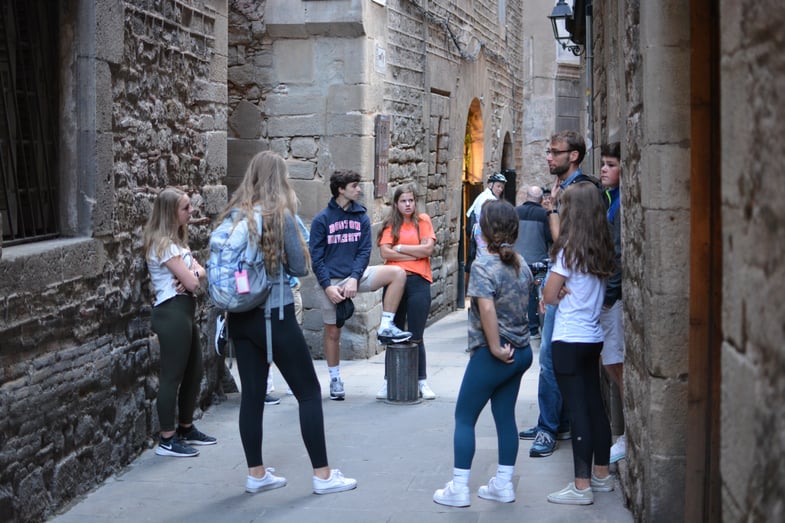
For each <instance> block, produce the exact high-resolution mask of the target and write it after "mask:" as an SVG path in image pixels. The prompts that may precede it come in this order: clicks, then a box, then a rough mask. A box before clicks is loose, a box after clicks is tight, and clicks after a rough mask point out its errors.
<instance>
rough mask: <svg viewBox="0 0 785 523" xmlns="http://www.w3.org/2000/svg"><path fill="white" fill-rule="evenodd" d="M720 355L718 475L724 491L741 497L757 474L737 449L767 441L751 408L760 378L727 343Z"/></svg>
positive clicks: (746, 455) (756, 412)
mask: <svg viewBox="0 0 785 523" xmlns="http://www.w3.org/2000/svg"><path fill="white" fill-rule="evenodd" d="M721 351H722V352H721V357H722V363H721V369H722V370H721V372H722V376H721V382H722V391H721V393H722V397H721V399H720V427H722V438H720V446H721V450H720V460H719V461H720V471H721V474H720V475H721V477H722V478H723V483H725V485H726V488H728V489H729V490H730V491H731V492H736V493H739V494H738V495H740V496H742V497H743V493H745V492H747V489H748V486H749V485H750V483H751V481H752V479H753V476H754V475H756V474H758V473H759V472H760V471H759V470H758V468H757V467H758V465H757V464H756V462H755V460H754V459H751V455H750V453H748V452H740V451H739V449H744V448H747V447H748V446H749V442H750V441H756V440H757V439H758V438H759V437H763V438H764V439H769V438H768V436H767V435H763V434H759V430H760V428H759V427H760V424H761V421H762V420H761V419H759V414H760V411H759V410H758V409H756V408H753V407H752V406H753V405H760V404H761V401H762V399H763V398H761V397H760V395H759V386H758V385H757V384H758V383H760V380H761V376H760V373H759V372H758V371H757V370H756V368H755V367H756V364H755V362H754V361H752V360H751V358H750V357H749V355H747V354H744V353H743V352H739V350H738V349H737V348H735V347H733V346H732V345H730V344H728V343H723V344H722V349H721Z"/></svg>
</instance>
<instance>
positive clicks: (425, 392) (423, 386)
mask: <svg viewBox="0 0 785 523" xmlns="http://www.w3.org/2000/svg"><path fill="white" fill-rule="evenodd" d="M420 397H421V398H422V399H424V400H435V399H436V393H435V392H434V391H432V390H431V388H430V387H429V386H428V383H427V382H425V381H421V382H420Z"/></svg>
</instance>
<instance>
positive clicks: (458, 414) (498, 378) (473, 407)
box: [453, 345, 532, 469]
mask: <svg viewBox="0 0 785 523" xmlns="http://www.w3.org/2000/svg"><path fill="white" fill-rule="evenodd" d="M531 364H532V350H531V347H530V346H529V345H526V346H525V347H516V350H515V356H514V358H513V362H512V363H504V362H502V361H501V360H499V359H497V358H496V357H494V356H493V355H492V354H491V351H490V349H489V348H488V347H480V348H478V349H476V350H475V351H474V353H473V354H472V356H471V358H470V359H469V363H468V364H467V365H466V372H465V373H464V374H463V381H462V382H461V390H460V391H459V392H458V402H457V404H456V405H455V435H454V436H453V446H454V453H455V468H459V469H470V468H471V467H472V459H473V458H474V450H475V438H474V427H475V425H476V424H477V418H479V417H480V413H481V412H482V409H483V408H485V405H486V403H488V400H491V412H492V413H493V421H494V423H495V424H496V436H497V438H498V446H499V465H515V459H516V458H517V457H518V428H517V425H516V424H515V402H516V401H517V400H518V390H519V389H520V385H521V378H522V377H523V373H524V372H526V369H528V368H529V367H531Z"/></svg>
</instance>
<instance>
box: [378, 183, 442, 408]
mask: <svg viewBox="0 0 785 523" xmlns="http://www.w3.org/2000/svg"><path fill="white" fill-rule="evenodd" d="M378 243H379V251H380V254H381V256H382V258H383V259H384V263H385V264H390V265H398V266H400V267H401V268H403V269H404V270H405V271H406V290H405V291H404V294H403V298H401V303H400V304H399V305H398V310H397V312H396V313H395V319H394V320H393V322H394V323H395V325H397V326H398V328H401V329H403V328H404V326H405V325H408V327H407V329H408V330H409V332H411V333H412V338H411V341H412V343H416V344H417V346H418V363H419V373H418V378H419V390H420V396H421V397H422V398H423V399H426V400H432V399H435V398H436V394H434V392H433V391H432V390H431V388H430V387H429V386H428V382H427V381H426V379H427V373H426V371H425V344H424V343H423V332H424V331H425V322H426V321H427V319H428V314H429V313H430V310H431V283H432V282H433V274H432V273H431V254H432V253H433V246H434V244H435V243H436V234H435V233H434V231H433V225H432V224H431V218H430V216H428V215H427V214H425V213H422V214H418V213H417V202H416V200H415V198H414V186H413V185H411V184H409V185H403V186H400V187H398V188H397V189H395V193H394V194H393V206H392V210H391V212H390V214H389V216H387V218H386V219H385V220H384V223H383V224H382V228H381V230H380V232H379V238H378ZM386 376H387V374H386V369H385V380H384V385H382V388H381V389H380V390H379V392H378V393H377V394H376V398H377V399H387V377H386Z"/></svg>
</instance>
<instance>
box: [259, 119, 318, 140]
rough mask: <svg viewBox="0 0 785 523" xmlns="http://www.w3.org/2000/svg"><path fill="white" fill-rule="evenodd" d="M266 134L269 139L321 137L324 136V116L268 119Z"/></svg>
mask: <svg viewBox="0 0 785 523" xmlns="http://www.w3.org/2000/svg"><path fill="white" fill-rule="evenodd" d="M267 132H268V136H269V137H271V138H275V137H282V136H285V137H294V136H319V135H323V134H325V115H324V114H319V113H317V114H308V115H295V116H279V117H276V118H270V119H269V121H268V130H267Z"/></svg>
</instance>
